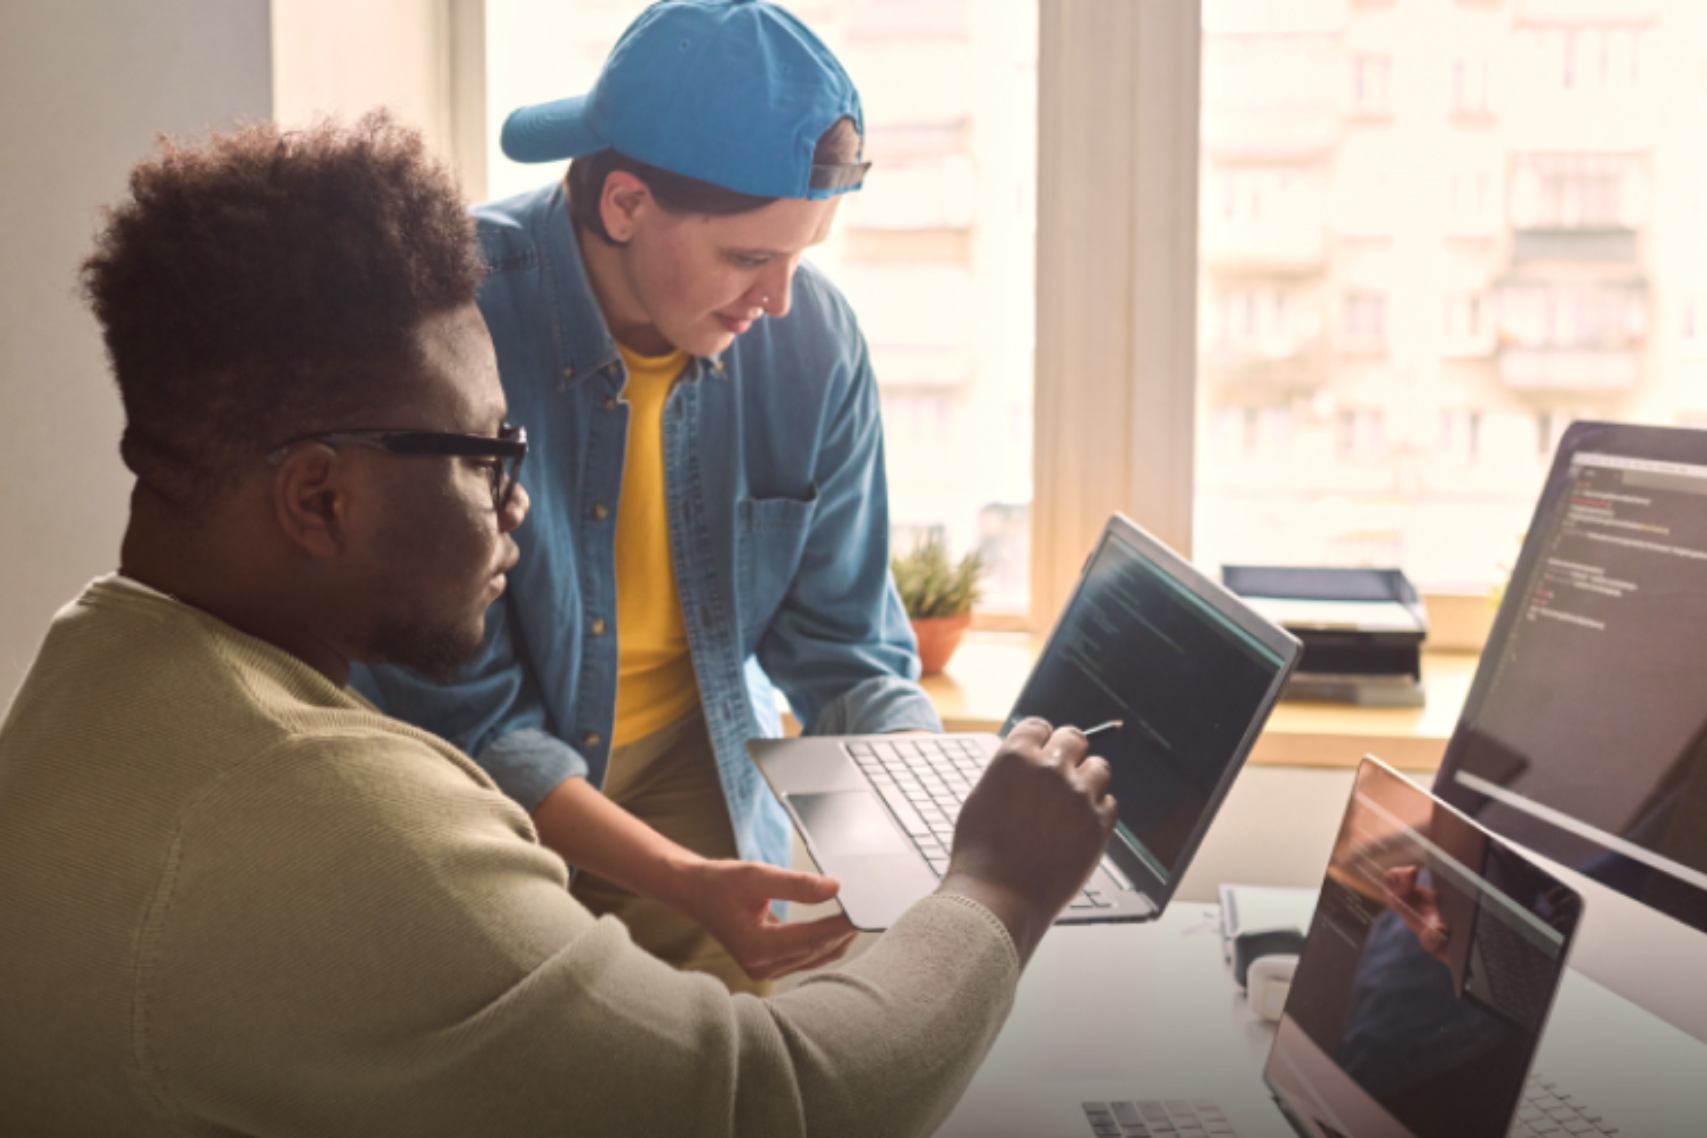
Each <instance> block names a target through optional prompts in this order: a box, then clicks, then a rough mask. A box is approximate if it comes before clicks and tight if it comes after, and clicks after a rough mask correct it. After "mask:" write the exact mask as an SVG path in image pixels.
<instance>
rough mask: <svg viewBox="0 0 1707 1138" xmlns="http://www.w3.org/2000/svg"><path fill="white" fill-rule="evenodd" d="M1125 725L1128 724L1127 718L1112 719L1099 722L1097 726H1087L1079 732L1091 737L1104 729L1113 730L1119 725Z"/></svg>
mask: <svg viewBox="0 0 1707 1138" xmlns="http://www.w3.org/2000/svg"><path fill="white" fill-rule="evenodd" d="M1124 726H1126V720H1124V719H1110V720H1109V721H1108V722H1106V723H1098V724H1097V725H1096V726H1095V727H1086V728H1085V729H1084V730H1083V731H1080V732H1079V734H1081V735H1083V736H1084V737H1085V738H1087V739H1089V738H1090V737H1091V736H1092V735H1100V734H1102V733H1103V732H1104V731H1113V730H1114V729H1115V728H1117V727H1124Z"/></svg>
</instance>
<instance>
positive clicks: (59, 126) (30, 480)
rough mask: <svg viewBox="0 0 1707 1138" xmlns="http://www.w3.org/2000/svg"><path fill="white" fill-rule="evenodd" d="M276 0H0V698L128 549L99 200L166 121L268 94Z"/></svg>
mask: <svg viewBox="0 0 1707 1138" xmlns="http://www.w3.org/2000/svg"><path fill="white" fill-rule="evenodd" d="M271 92H272V68H271V62H270V49H269V36H268V4H267V0H148V2H147V3H134V4H133V3H129V2H126V0H104V2H103V0H52V2H51V3H48V2H37V0H6V3H5V4H4V6H3V7H0V155H3V156H4V157H3V159H0V161H3V162H4V166H3V169H4V173H3V174H0V218H4V219H5V236H4V243H3V245H0V249H3V252H0V711H3V710H4V709H5V708H6V707H7V706H9V705H10V703H11V699H12V694H13V693H14V691H15V690H16V689H17V686H18V684H19V682H20V681H21V680H22V679H23V674H24V670H25V668H26V667H27V666H28V664H29V661H30V659H31V658H32V657H33V656H34V654H35V650H36V647H37V646H38V644H39V643H40V640H41V636H42V633H43V631H44V630H45V628H46V626H47V623H48V621H49V619H50V618H51V617H52V616H53V614H54V612H55V611H56V610H57V609H58V608H59V607H60V606H61V605H62V604H64V603H65V601H66V600H68V599H69V598H70V597H71V596H72V595H73V594H74V593H75V592H76V591H77V590H78V588H80V587H81V586H82V585H83V584H84V582H86V581H88V580H89V579H90V578H91V577H94V576H96V575H98V574H100V573H104V572H107V571H109V570H111V569H112V568H113V567H114V566H115V565H116V564H117V560H118V542H119V537H120V534H121V532H122V528H123V524H124V518H125V510H126V504H127V495H128V492H129V487H130V480H129V478H128V476H127V474H126V472H125V470H124V468H123V467H122V466H121V465H120V463H119V460H118V437H119V430H120V427H121V423H122V416H121V413H120V407H119V400H118V392H117V389H116V388H114V387H113V385H112V381H111V378H110V377H109V375H108V372H107V363H106V356H105V352H104V350H103V349H102V346H101V342H100V334H99V332H98V330H97V328H96V325H95V321H94V318H93V317H92V316H91V315H90V314H89V312H88V309H87V308H86V307H85V306H84V305H83V303H82V301H81V300H80V299H79V298H78V296H77V266H78V264H79V262H80V261H81V260H82V258H83V257H84V256H85V255H86V254H87V253H88V251H89V248H90V244H91V237H92V235H93V233H94V231H95V228H96V226H97V225H98V223H99V216H100V215H99V210H100V207H101V205H103V204H104V203H108V202H111V201H114V200H116V199H117V198H118V197H119V196H120V194H121V193H122V192H123V190H124V185H125V175H126V172H127V171H128V170H129V168H130V167H131V166H132V165H134V164H135V163H136V162H137V160H139V159H141V158H143V157H144V156H146V155H147V154H148V153H150V151H151V150H152V148H153V140H154V136H155V134H156V133H157V132H159V131H167V132H170V133H174V134H189V135H194V134H198V133H202V132H205V131H206V130H207V129H208V128H210V127H214V126H220V125H226V124H229V123H230V122H231V121H232V120H233V119H235V118H240V117H241V118H248V119H258V118H266V117H267V116H268V115H269V113H270V111H271V107H272V94H271Z"/></svg>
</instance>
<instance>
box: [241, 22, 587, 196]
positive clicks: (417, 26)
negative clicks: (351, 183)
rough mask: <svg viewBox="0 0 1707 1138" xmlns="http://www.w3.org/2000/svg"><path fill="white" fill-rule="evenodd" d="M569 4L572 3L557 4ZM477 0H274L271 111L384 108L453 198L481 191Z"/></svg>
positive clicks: (295, 117) (300, 119) (296, 115)
mask: <svg viewBox="0 0 1707 1138" xmlns="http://www.w3.org/2000/svg"><path fill="white" fill-rule="evenodd" d="M557 6H558V7H561V8H564V9H569V10H572V9H574V8H575V7H576V5H574V4H561V3H560V4H559V5H557ZM484 25H485V3H484V0H360V2H359V3H355V4H352V3H350V2H349V0H279V2H278V3H275V4H273V5H272V38H273V114H274V117H275V118H277V120H278V121H279V123H281V124H282V125H284V126H299V125H302V124H305V123H308V122H310V121H312V120H313V119H314V118H316V117H317V116H320V115H326V114H329V115H333V116H336V117H338V118H341V119H344V120H349V119H353V118H355V117H357V116H358V115H360V114H362V113H363V112H365V111H368V110H370V109H372V108H374V107H380V106H383V107H387V108H389V109H390V110H391V112H392V114H393V115H395V116H396V118H397V120H398V121H399V122H401V123H403V124H405V125H407V126H411V127H414V128H415V129H416V130H419V131H420V132H421V134H422V136H423V137H425V139H426V140H427V148H428V149H429V150H430V151H431V152H432V153H433V154H434V155H435V156H437V157H438V158H439V160H440V161H442V162H444V163H445V164H446V165H448V166H449V167H450V168H451V169H452V170H453V171H454V172H455V173H456V176H457V178H458V180H459V181H460V182H461V184H462V191H463V195H464V196H465V197H467V198H468V199H469V200H471V201H480V200H482V199H484V197H485V195H486V162H485V146H486V143H485V125H484V121H483V117H484V109H485V102H484V83H485V74H486V70H485V26H484Z"/></svg>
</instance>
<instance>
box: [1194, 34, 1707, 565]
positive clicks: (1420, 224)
mask: <svg viewBox="0 0 1707 1138" xmlns="http://www.w3.org/2000/svg"><path fill="white" fill-rule="evenodd" d="M1336 11H1337V15H1335V16H1333V17H1332V18H1330V17H1329V16H1327V15H1324V14H1323V13H1322V12H1318V11H1316V10H1314V9H1313V8H1312V7H1311V6H1308V5H1302V6H1263V5H1255V4H1251V3H1248V2H1241V0H1203V6H1202V35H1203V39H1202V45H1201V56H1202V60H1203V70H1202V74H1201V84H1200V89H1201V99H1202V109H1201V121H1202V124H1203V125H1202V135H1201V139H1202V146H1201V149H1200V154H1199V162H1200V175H1199V180H1200V184H1201V186H1202V187H1203V189H1202V193H1203V197H1202V204H1201V206H1200V208H1199V211H1198V226H1199V249H1200V259H1199V266H1198V274H1199V281H1200V283H1199V289H1198V292H1199V296H1200V297H1202V298H1203V299H1202V303H1203V304H1204V305H1205V308H1204V311H1203V314H1202V320H1203V322H1204V324H1205V328H1204V331H1203V332H1202V334H1201V335H1200V337H1199V339H1200V342H1201V345H1202V347H1201V350H1200V354H1199V368H1198V371H1197V376H1196V381H1195V388H1194V395H1195V400H1196V404H1197V407H1198V409H1199V412H1198V413H1199V420H1198V421H1199V428H1198V433H1197V436H1196V438H1197V451H1196V455H1195V458H1194V465H1193V470H1194V478H1193V480H1192V494H1193V502H1194V506H1195V510H1194V514H1193V534H1194V554H1195V556H1196V557H1197V558H1198V559H1199V560H1201V561H1204V562H1206V563H1208V564H1216V563H1222V562H1232V561H1244V562H1251V561H1256V562H1262V561H1277V560H1280V561H1299V562H1325V563H1345V562H1348V561H1352V562H1355V561H1359V560H1371V561H1381V562H1387V563H1396V564H1400V565H1402V566H1404V567H1406V568H1407V569H1408V570H1409V571H1410V572H1411V573H1412V576H1413V577H1414V578H1416V579H1417V580H1418V581H1419V582H1420V583H1421V584H1422V586H1423V587H1424V589H1425V590H1428V589H1431V588H1440V587H1443V586H1448V587H1450V586H1456V585H1461V584H1467V585H1474V586H1476V587H1485V586H1486V585H1488V584H1490V583H1492V582H1494V581H1496V580H1498V579H1499V576H1500V574H1501V572H1502V571H1503V569H1502V565H1509V558H1510V554H1511V551H1512V550H1513V549H1514V548H1515V539H1516V536H1517V535H1519V534H1520V533H1521V531H1522V528H1523V526H1524V524H1525V522H1526V521H1527V518H1528V515H1529V511H1530V509H1531V507H1532V506H1533V502H1534V495H1535V493H1536V491H1537V488H1538V486H1539V482H1540V478H1541V475H1542V473H1543V472H1544V470H1545V468H1546V465H1547V463H1548V462H1549V461H1550V458H1551V450H1552V447H1553V445H1554V444H1555V443H1556V441H1557V439H1558V438H1559V436H1560V434H1561V433H1562V432H1563V431H1564V429H1565V428H1566V426H1567V425H1568V424H1569V423H1570V422H1571V421H1572V420H1573V419H1575V418H1586V417H1595V418H1613V419H1636V420H1645V421H1657V422H1700V421H1707V351H1704V350H1703V348H1702V346H1701V340H1702V339H1707V334H1704V333H1702V332H1700V331H1699V326H1700V321H1701V319H1702V318H1701V316H1700V311H1701V309H1700V307H1699V306H1700V304H1701V303H1704V302H1702V301H1701V300H1700V298H1701V297H1703V296H1707V286H1704V285H1703V284H1702V283H1701V282H1702V280H1703V279H1704V278H1703V275H1702V272H1701V270H1700V268H1699V266H1698V264H1697V262H1699V261H1700V256H1699V250H1700V249H1703V248H1707V210H1703V209H1702V208H1701V205H1700V203H1701V202H1702V201H1703V200H1707V160H1704V159H1703V158H1702V156H1701V147H1700V145H1699V141H1698V139H1697V138H1696V137H1694V136H1695V134H1696V133H1698V132H1695V131H1692V130H1690V129H1689V128H1688V127H1687V126H1686V125H1685V121H1686V120H1687V118H1688V116H1686V115H1681V116H1680V115H1678V114H1677V113H1676V111H1675V108H1676V107H1679V106H1693V105H1695V104H1696V103H1698V102H1699V101H1700V99H1701V96H1702V94H1703V93H1707V68H1704V67H1703V64H1704V63H1707V22H1703V21H1702V20H1700V19H1698V18H1697V16H1698V14H1697V13H1696V11H1695V6H1694V5H1693V4H1690V3H1687V2H1685V0H1656V2H1653V3H1644V4H1637V5H1630V4H1625V3H1620V2H1618V0H1568V2H1566V0H1525V2H1519V0H1482V2H1478V3H1475V4H1457V5H1452V6H1449V7H1445V6H1439V5H1435V6H1427V5H1405V4H1398V5H1393V6H1390V7H1384V8H1371V7H1367V6H1363V5H1355V4H1354V5H1342V6H1338V8H1337V9H1336ZM1304 42H1308V43H1309V44H1310V45H1311V48H1310V50H1311V51H1312V52H1313V53H1314V55H1313V58H1316V59H1318V60H1320V59H1322V58H1330V59H1333V58H1337V59H1338V60H1339V67H1338V73H1339V74H1341V75H1345V76H1348V77H1349V85H1350V86H1349V102H1348V110H1349V112H1350V113H1349V114H1348V115H1347V116H1346V117H1344V118H1343V119H1342V120H1341V121H1340V122H1339V123H1337V124H1335V126H1334V127H1333V137H1332V138H1330V139H1329V140H1327V141H1326V142H1325V143H1322V144H1321V145H1319V146H1318V147H1317V148H1315V149H1313V150H1310V151H1309V152H1307V153H1300V154H1299V155H1297V156H1296V159H1295V161H1293V162H1292V164H1291V166H1290V171H1291V176H1292V179H1293V184H1295V185H1304V186H1311V187H1316V188H1318V189H1316V191H1315V192H1314V193H1313V196H1311V197H1309V198H1299V199H1296V200H1298V201H1299V203H1300V207H1299V208H1300V209H1304V210H1313V211H1315V212H1314V213H1313V214H1310V215H1309V216H1306V217H1304V218H1302V219H1299V218H1297V217H1294V219H1293V220H1292V226H1293V227H1294V228H1298V227H1302V228H1305V229H1312V230H1313V231H1314V232H1319V233H1320V234H1322V236H1321V237H1320V241H1319V249H1318V253H1317V256H1316V258H1315V259H1314V260H1313V261H1308V262H1306V261H1296V262H1293V263H1290V264H1278V263H1276V262H1274V261H1273V260H1272V259H1264V258H1261V257H1259V256H1257V255H1255V253H1254V252H1253V251H1256V250H1261V249H1262V248H1263V247H1264V246H1263V242H1264V241H1265V240H1267V241H1274V240H1278V239H1279V233H1278V232H1276V231H1275V227H1273V226H1272V223H1271V222H1270V220H1269V219H1268V217H1267V216H1266V215H1261V216H1258V215H1253V214H1251V213H1250V212H1249V211H1245V212H1235V213H1232V214H1230V213H1229V212H1228V211H1227V210H1225V209H1224V208H1222V206H1221V198H1220V197H1218V196H1216V195H1217V194H1219V193H1221V192H1223V191H1222V186H1223V179H1224V178H1225V177H1226V176H1227V172H1228V170H1229V168H1233V167H1236V166H1248V165H1249V164H1250V158H1249V157H1247V156H1244V155H1240V154H1238V153H1235V152H1231V151H1230V150H1229V148H1228V147H1227V146H1226V145H1225V143H1224V141H1223V140H1225V139H1227V138H1237V137H1240V136H1241V131H1243V132H1244V133H1245V135H1247V136H1249V135H1252V134H1254V133H1256V132H1257V131H1259V130H1260V128H1261V125H1262V124H1263V123H1264V122H1265V121H1267V120H1268V118H1270V117H1272V115H1273V113H1274V111H1273V107H1277V106H1288V105H1292V104H1293V103H1295V102H1296V101H1297V100H1299V99H1300V98H1302V97H1304V95H1305V94H1307V93H1308V87H1307V86H1303V87H1299V88H1298V89H1292V88H1291V87H1289V86H1288V83H1289V81H1290V80H1289V79H1288V73H1287V71H1286V69H1285V68H1286V65H1285V63H1284V62H1283V61H1284V60H1286V59H1287V58H1288V57H1289V56H1292V55H1294V54H1296V52H1297V51H1298V50H1299V47H1298V45H1299V44H1301V43H1304ZM1228 43H1236V44H1237V53H1236V55H1235V54H1233V53H1232V52H1230V51H1229V49H1228V47H1227V46H1226V45H1227V44H1228ZM1235 59H1236V61H1237V64H1238V66H1237V67H1233V66H1230V65H1229V63H1228V61H1229V60H1235ZM1401 76H1402V77H1403V79H1402V80H1401V78H1400V77H1401ZM1370 117H1375V118H1379V119H1380V120H1381V121H1380V122H1378V123H1375V124H1373V125H1372V124H1370V123H1368V122H1366V121H1360V120H1365V119H1368V118H1370ZM1235 230H1236V232H1237V241H1238V244H1237V246H1236V247H1235V246H1232V245H1231V242H1232V240H1233V234H1234V233H1235ZM1230 248H1231V250H1232V251H1231V252H1229V249H1230ZM1240 250H1243V251H1244V252H1243V253H1242V255H1236V254H1239V251H1240ZM1241 256H1242V259H1241ZM1235 279H1236V281H1237V288H1236V289H1234V288H1231V287H1229V284H1228V282H1229V281H1230V280H1235ZM1270 294H1283V295H1286V296H1287V297H1289V298H1292V308H1293V312H1292V313H1291V314H1289V317H1288V319H1289V320H1291V321H1294V322H1295V321H1296V320H1297V314H1296V313H1297V310H1298V309H1301V308H1306V307H1308V306H1309V305H1310V303H1311V302H1310V299H1309V298H1311V297H1315V298H1319V299H1318V300H1317V301H1316V302H1315V303H1316V304H1317V306H1318V309H1317V310H1318V311H1321V312H1324V313H1325V315H1326V317H1327V321H1326V323H1327V326H1328V328H1329V329H1330V334H1331V337H1332V343H1331V350H1330V351H1327V352H1321V353H1299V354H1295V355H1294V356H1293V357H1292V358H1291V359H1290V360H1289V361H1288V366H1287V369H1286V371H1285V373H1284V375H1281V374H1278V373H1276V372H1274V371H1273V370H1271V371H1270V372H1269V373H1267V374H1264V375H1261V376H1259V375H1257V373H1255V372H1253V370H1252V368H1251V367H1250V365H1249V361H1248V360H1241V359H1240V358H1239V357H1237V356H1236V355H1233V354H1231V353H1228V352H1226V351H1222V350H1219V349H1220V348H1221V347H1222V346H1223V345H1224V344H1225V343H1226V342H1227V338H1226V336H1225V335H1224V334H1223V328H1231V329H1241V330H1242V329H1244V328H1246V327H1248V326H1249V323H1250V322H1249V321H1248V320H1246V319H1245V314H1246V312H1247V311H1248V306H1249V305H1250V303H1251V302H1250V301H1248V300H1246V299H1245V298H1254V297H1262V296H1266V295H1270ZM1656 302H1663V303H1664V305H1665V307H1664V309H1663V310H1661V311H1663V313H1664V315H1665V317H1666V319H1665V320H1664V321H1663V322H1662V321H1661V320H1660V319H1659V314H1658V313H1657V312H1656V310H1655V305H1656ZM1255 308H1256V310H1257V311H1258V312H1261V311H1263V308H1262V306H1261V305H1260V304H1258V305H1255ZM1256 323H1257V324H1258V326H1260V325H1261V320H1260V319H1258V320H1257V321H1256ZM1258 379H1261V381H1262V382H1260V383H1259V382H1257V380H1258ZM1277 402H1278V403H1279V404H1280V405H1284V406H1285V407H1286V408H1287V410H1288V412H1289V416H1290V418H1289V425H1288V429H1287V430H1286V431H1285V432H1284V433H1279V432H1270V431H1265V430H1264V429H1263V424H1264V423H1265V422H1266V419H1265V416H1266V415H1268V414H1270V413H1271V410H1270V409H1271V408H1273V407H1275V406H1276V405H1277Z"/></svg>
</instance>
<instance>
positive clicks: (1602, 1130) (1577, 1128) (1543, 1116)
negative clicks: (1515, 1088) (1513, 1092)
mask: <svg viewBox="0 0 1707 1138" xmlns="http://www.w3.org/2000/svg"><path fill="white" fill-rule="evenodd" d="M1509 1133H1510V1135H1511V1138H1532V1136H1536V1135H1545V1136H1549V1138H1550V1136H1552V1135H1559V1136H1561V1138H1563V1136H1564V1135H1578V1134H1586V1135H1589V1138H1593V1136H1594V1135H1597V1134H1617V1133H1619V1130H1618V1128H1617V1127H1616V1126H1610V1125H1608V1124H1607V1122H1606V1120H1605V1119H1603V1118H1601V1117H1600V1115H1598V1114H1595V1113H1594V1112H1593V1111H1591V1110H1589V1109H1588V1108H1587V1107H1585V1106H1583V1104H1582V1103H1580V1102H1578V1101H1576V1100H1575V1099H1573V1098H1572V1097H1571V1096H1570V1095H1568V1094H1566V1093H1565V1092H1564V1091H1561V1090H1560V1089H1559V1088H1558V1087H1557V1086H1556V1085H1554V1083H1553V1081H1552V1080H1551V1079H1543V1078H1541V1077H1540V1076H1539V1075H1531V1076H1529V1081H1528V1082H1527V1083H1525V1084H1524V1085H1523V1102H1522V1103H1521V1104H1519V1106H1518V1109H1517V1121H1516V1122H1513V1123H1512V1124H1511V1130H1510V1131H1509Z"/></svg>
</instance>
